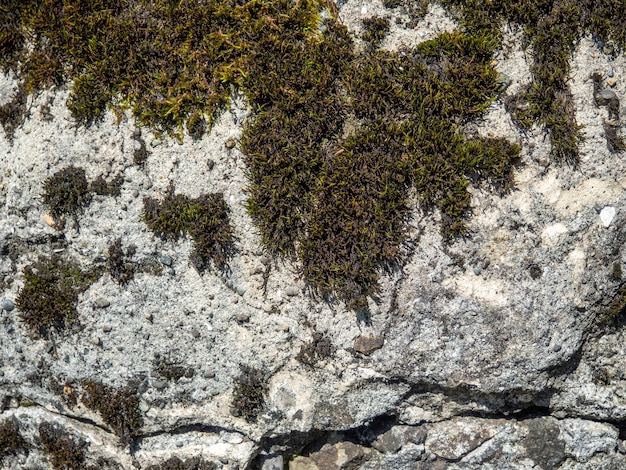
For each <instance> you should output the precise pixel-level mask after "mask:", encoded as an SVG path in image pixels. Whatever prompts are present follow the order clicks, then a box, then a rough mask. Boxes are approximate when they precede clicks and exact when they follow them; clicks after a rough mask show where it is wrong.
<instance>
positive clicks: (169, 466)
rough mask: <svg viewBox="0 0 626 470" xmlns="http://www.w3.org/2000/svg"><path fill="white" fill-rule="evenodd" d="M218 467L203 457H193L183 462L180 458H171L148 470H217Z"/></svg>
mask: <svg viewBox="0 0 626 470" xmlns="http://www.w3.org/2000/svg"><path fill="white" fill-rule="evenodd" d="M216 468H217V465H216V464H215V463H213V462H208V461H206V460H204V459H203V458H202V457H191V458H188V459H186V460H182V459H180V458H178V457H170V458H169V459H167V460H166V461H165V462H162V463H160V464H158V465H151V466H150V467H148V470H215V469H216Z"/></svg>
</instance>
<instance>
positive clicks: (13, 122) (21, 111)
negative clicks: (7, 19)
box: [0, 7, 28, 142]
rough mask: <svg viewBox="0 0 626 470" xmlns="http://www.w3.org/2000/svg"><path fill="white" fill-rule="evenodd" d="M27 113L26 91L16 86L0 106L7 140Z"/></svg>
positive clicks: (11, 138)
mask: <svg viewBox="0 0 626 470" xmlns="http://www.w3.org/2000/svg"><path fill="white" fill-rule="evenodd" d="M0 8H1V7H0ZM0 11H1V10H0ZM0 34H1V33H0ZM27 113H28V109H27V107H26V93H25V92H24V89H23V88H22V87H18V89H17V92H16V93H15V95H14V96H13V98H12V99H11V101H9V102H8V103H5V104H3V105H2V106H0V125H2V127H3V128H4V132H5V134H6V136H7V139H8V140H9V142H11V141H12V140H13V137H14V135H15V131H16V129H17V128H18V127H19V126H21V125H22V124H23V122H24V119H25V118H26V115H27Z"/></svg>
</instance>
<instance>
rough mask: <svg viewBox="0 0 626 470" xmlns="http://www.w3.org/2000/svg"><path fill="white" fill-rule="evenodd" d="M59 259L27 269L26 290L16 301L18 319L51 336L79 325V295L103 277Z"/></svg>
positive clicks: (36, 264) (33, 329) (41, 262)
mask: <svg viewBox="0 0 626 470" xmlns="http://www.w3.org/2000/svg"><path fill="white" fill-rule="evenodd" d="M100 274H101V270H100V269H97V268H94V269H93V270H91V271H83V270H82V269H81V268H80V267H79V266H78V265H77V264H75V263H72V262H71V261H67V260H63V259H61V258H60V257H58V256H54V257H52V258H47V259H41V260H39V261H37V262H36V263H34V264H31V265H29V266H26V267H25V268H24V271H23V275H24V287H23V288H22V290H21V291H20V293H19V295H18V296H17V299H16V305H17V309H18V311H19V317H20V319H21V320H22V321H23V322H24V324H25V325H26V326H27V327H28V328H30V329H31V330H32V331H33V332H34V333H36V334H39V335H41V336H43V337H49V336H50V335H51V334H52V333H60V332H62V331H63V330H65V329H66V328H67V327H73V326H77V325H78V312H77V311H76V306H77V304H78V296H79V295H80V294H81V293H83V292H84V291H86V290H87V289H88V288H89V286H90V285H91V284H92V283H94V282H95V281H96V280H97V279H98V277H100Z"/></svg>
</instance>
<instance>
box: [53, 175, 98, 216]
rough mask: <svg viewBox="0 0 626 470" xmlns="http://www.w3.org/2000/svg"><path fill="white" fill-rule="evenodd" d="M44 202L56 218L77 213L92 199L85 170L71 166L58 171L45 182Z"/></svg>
mask: <svg viewBox="0 0 626 470" xmlns="http://www.w3.org/2000/svg"><path fill="white" fill-rule="evenodd" d="M43 190H44V192H43V195H42V198H43V203H44V204H45V205H46V206H47V207H48V208H49V209H50V213H51V214H52V216H53V217H54V218H55V219H56V220H60V219H61V217H63V216H65V215H74V216H75V215H77V214H79V213H80V212H81V211H82V209H83V208H84V207H85V206H86V205H87V204H89V202H90V201H91V197H92V195H91V191H90V188H89V183H88V182H87V177H86V176H85V170H84V169H82V168H77V167H74V166H69V167H67V168H64V169H62V170H59V171H57V172H56V173H55V174H54V175H52V176H51V177H49V178H47V179H46V180H45V181H44V183H43Z"/></svg>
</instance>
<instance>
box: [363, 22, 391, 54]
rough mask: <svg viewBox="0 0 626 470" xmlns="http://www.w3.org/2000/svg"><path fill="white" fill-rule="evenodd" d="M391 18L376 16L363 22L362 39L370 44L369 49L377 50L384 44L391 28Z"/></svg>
mask: <svg viewBox="0 0 626 470" xmlns="http://www.w3.org/2000/svg"><path fill="white" fill-rule="evenodd" d="M390 26H391V25H390V23H389V18H383V17H380V16H374V17H372V18H365V19H364V20H363V29H364V31H363V34H361V39H363V40H364V41H365V42H367V43H368V44H369V48H371V49H377V48H378V47H379V46H380V44H381V43H382V42H383V40H384V39H385V37H386V36H387V34H388V33H389V28H390Z"/></svg>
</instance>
